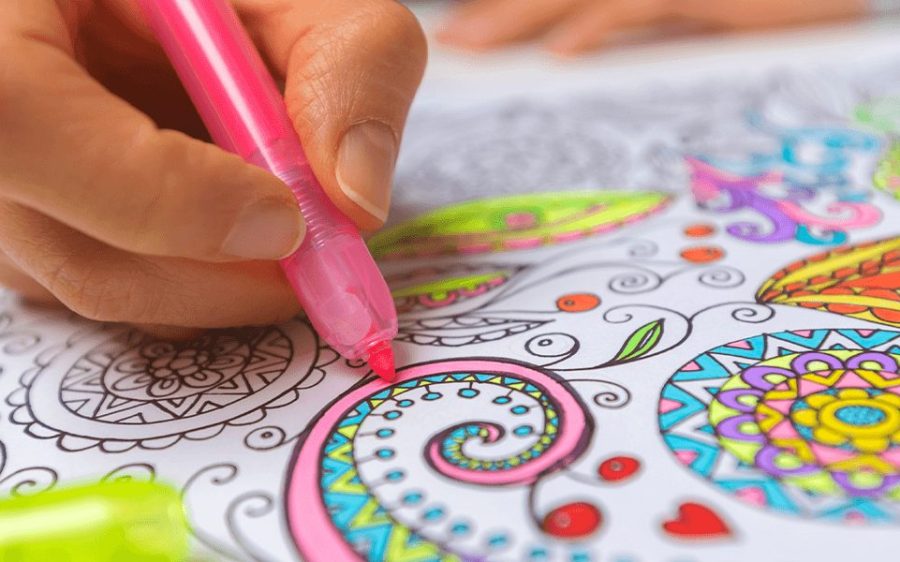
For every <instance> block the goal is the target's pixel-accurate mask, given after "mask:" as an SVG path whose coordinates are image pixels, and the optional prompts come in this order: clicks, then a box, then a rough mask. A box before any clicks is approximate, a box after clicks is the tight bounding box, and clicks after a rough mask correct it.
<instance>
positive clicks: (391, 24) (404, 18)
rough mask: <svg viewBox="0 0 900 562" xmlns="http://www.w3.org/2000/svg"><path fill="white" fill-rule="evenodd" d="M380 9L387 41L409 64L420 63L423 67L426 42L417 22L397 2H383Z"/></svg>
mask: <svg viewBox="0 0 900 562" xmlns="http://www.w3.org/2000/svg"><path fill="white" fill-rule="evenodd" d="M382 9H383V10H384V15H383V22H384V24H385V26H386V27H385V30H386V33H387V34H388V39H389V40H391V42H392V43H393V44H395V45H397V46H398V47H399V48H401V49H402V50H403V51H404V52H405V53H406V54H407V55H408V56H409V57H410V59H408V60H409V61H410V62H414V63H419V62H420V63H421V64H422V65H423V66H424V64H425V58H426V55H427V52H428V42H427V40H426V39H425V32H424V31H423V30H422V26H421V25H420V24H419V20H418V19H417V18H416V16H415V15H413V13H412V12H411V11H410V10H409V8H407V7H406V6H404V5H402V4H400V3H399V2H385V3H384V5H383V8H382Z"/></svg>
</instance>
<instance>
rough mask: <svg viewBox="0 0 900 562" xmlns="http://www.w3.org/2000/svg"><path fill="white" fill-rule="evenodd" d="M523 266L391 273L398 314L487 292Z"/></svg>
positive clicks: (479, 265)
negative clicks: (392, 274)
mask: <svg viewBox="0 0 900 562" xmlns="http://www.w3.org/2000/svg"><path fill="white" fill-rule="evenodd" d="M522 269H523V267H522V266H510V265H489V264H488V265H484V264H476V265H465V264H459V265H457V264H454V265H450V266H443V267H438V266H435V267H427V268H417V269H413V270H412V271H410V272H408V273H403V274H400V275H394V276H388V277H387V279H386V280H387V282H388V284H389V285H390V286H391V294H392V295H393V297H394V304H395V305H396V307H397V313H398V314H407V313H410V312H416V311H427V310H437V309H441V308H445V307H447V306H450V305H452V304H458V303H462V302H465V301H467V300H470V299H473V298H476V297H480V296H482V295H486V294H488V293H490V292H492V291H495V290H497V289H499V288H501V287H503V286H504V285H506V284H507V283H508V282H509V281H510V279H512V278H513V277H514V276H515V275H516V274H518V273H519V272H520V271H521V270H522Z"/></svg>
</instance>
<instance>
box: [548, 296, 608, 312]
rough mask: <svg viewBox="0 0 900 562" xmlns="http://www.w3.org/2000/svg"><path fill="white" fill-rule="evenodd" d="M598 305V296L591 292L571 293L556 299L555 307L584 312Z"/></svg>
mask: <svg viewBox="0 0 900 562" xmlns="http://www.w3.org/2000/svg"><path fill="white" fill-rule="evenodd" d="M598 306H600V297H598V296H597V295H595V294H593V293H572V294H570V295H563V296H561V297H559V298H558V299H556V308H558V309H560V310H561V311H563V312H585V311H587V310H593V309H595V308H597V307H598Z"/></svg>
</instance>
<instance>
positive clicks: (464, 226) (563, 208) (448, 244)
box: [369, 191, 671, 259]
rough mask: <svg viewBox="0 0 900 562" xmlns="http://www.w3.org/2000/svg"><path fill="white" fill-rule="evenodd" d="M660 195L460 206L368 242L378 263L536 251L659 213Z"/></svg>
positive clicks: (663, 199)
mask: <svg viewBox="0 0 900 562" xmlns="http://www.w3.org/2000/svg"><path fill="white" fill-rule="evenodd" d="M670 202H671V198H670V196H668V195H666V194H664V193H661V192H651V191H648V192H640V191H633V192H618V191H570V192H556V193H535V194H528V195H516V196H510V197H503V198H497V199H484V200H476V201H469V202H466V203H460V204H457V205H452V206H449V207H444V208H442V209H438V210H436V211H433V212H431V213H426V214H424V215H421V216H419V217H417V218H415V219H412V220H410V221H407V222H403V223H401V224H398V225H397V226H394V227H393V228H389V229H387V230H384V231H382V232H380V233H379V234H376V235H375V236H374V237H372V238H371V240H369V248H370V249H371V250H372V254H373V255H374V256H375V257H376V258H379V259H398V258H409V257H424V256H438V255H455V254H479V253H486V252H499V251H510V250H521V249H526V248H535V247H539V246H545V245H549V244H559V243H563V242H570V241H572V240H578V239H581V238H584V237H587V236H592V235H596V234H601V233H605V232H611V231H614V230H617V229H619V228H621V227H623V226H624V225H626V224H629V223H633V222H637V221H640V220H642V219H644V218H646V217H648V216H650V215H653V214H655V213H657V212H659V211H660V210H662V209H663V208H664V207H665V206H666V205H668V204H669V203H670Z"/></svg>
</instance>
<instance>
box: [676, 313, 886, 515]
mask: <svg viewBox="0 0 900 562" xmlns="http://www.w3.org/2000/svg"><path fill="white" fill-rule="evenodd" d="M898 354H900V332H895V331H889V330H850V329H841V330H824V329H820V330H797V331H788V332H777V333H771V334H762V335H759V336H754V337H751V338H747V339H743V340H738V341H734V342H730V343H728V344H725V345H721V346H718V347H715V348H713V349H711V350H709V351H707V352H706V353H703V354H701V355H699V356H697V357H695V358H694V359H693V360H691V361H690V362H689V363H688V364H686V365H684V366H683V367H681V369H679V370H678V371H677V372H676V373H675V374H674V375H673V376H672V377H671V378H670V379H669V381H668V383H667V384H666V386H665V387H664V388H663V390H662V394H661V398H660V402H659V428H660V431H661V433H662V436H663V439H664V441H665V443H666V445H668V447H669V448H670V449H671V450H672V452H673V454H674V455H675V458H676V459H677V460H678V462H679V463H681V464H682V465H684V466H686V467H688V468H689V469H691V470H692V471H693V472H695V473H696V474H697V475H699V476H701V477H702V478H704V479H707V480H709V481H711V482H712V483H713V484H715V485H716V486H717V487H718V488H720V489H721V490H723V491H725V492H727V493H729V494H732V495H734V496H735V497H737V498H738V499H740V500H742V501H744V502H746V503H749V504H751V505H754V506H758V507H763V508H768V509H772V510H775V511H778V512H782V513H786V514H791V515H795V516H799V517H808V518H821V519H827V520H837V521H845V522H850V523H861V524H862V523H870V524H877V523H897V522H900V373H898V363H897V361H898V359H900V355H898Z"/></svg>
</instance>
